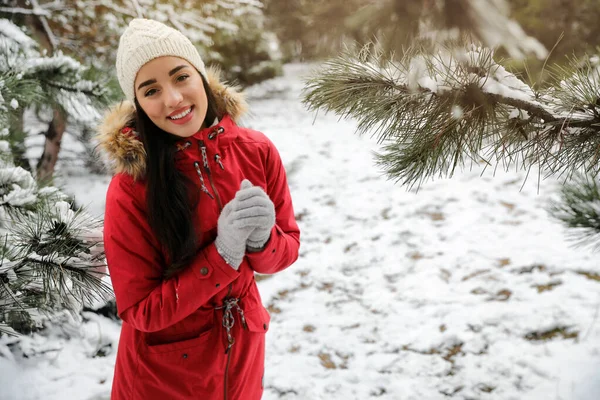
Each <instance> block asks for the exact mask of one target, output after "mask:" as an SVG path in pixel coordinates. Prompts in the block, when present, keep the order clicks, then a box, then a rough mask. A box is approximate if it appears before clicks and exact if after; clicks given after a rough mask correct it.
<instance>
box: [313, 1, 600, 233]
mask: <svg viewBox="0 0 600 400" xmlns="http://www.w3.org/2000/svg"><path fill="white" fill-rule="evenodd" d="M459 3H460V4H461V5H462V6H464V7H467V8H465V9H464V10H463V14H464V15H480V16H481V17H480V18H478V19H470V20H469V21H470V22H469V23H464V24H462V25H458V26H459V27H460V28H461V30H464V31H465V32H467V29H470V30H471V31H472V32H474V33H475V34H476V36H477V37H479V38H480V39H482V40H483V41H484V43H485V44H488V45H492V46H498V45H500V44H501V45H503V46H504V48H505V49H506V51H508V52H509V53H512V54H514V55H515V56H520V55H523V54H524V53H525V52H536V53H538V55H539V56H542V55H544V54H545V50H544V49H543V47H541V46H540V45H539V42H537V41H535V40H529V39H528V38H527V37H525V36H524V35H523V34H522V30H520V28H519V29H516V28H510V26H511V24H510V23H505V24H491V23H487V25H485V23H486V21H488V22H489V21H496V20H502V18H506V15H507V14H508V13H507V11H504V12H500V11H501V10H502V8H503V2H502V1H500V0H498V1H495V2H493V4H496V5H497V6H498V7H496V8H494V7H488V8H486V9H483V8H481V4H480V3H481V2H479V1H478V0H465V1H459V2H455V1H446V2H437V4H441V5H444V4H446V5H448V4H453V5H456V4H459ZM436 10H437V9H435V10H434V11H436ZM440 10H444V8H443V7H442V8H440ZM438 15H439V14H438V13H437V11H436V12H434V13H433V14H424V16H423V19H424V22H423V24H422V26H427V23H428V22H430V21H435V20H436V18H437V17H438ZM450 15H454V14H452V13H451V14H450ZM509 22H510V21H509ZM484 25H485V26H484ZM434 26H436V27H439V26H440V24H439V23H438V24H437V25H434ZM456 26H457V25H456V24H450V25H444V26H442V27H441V28H438V29H437V30H434V31H432V34H431V35H428V34H427V30H423V31H421V32H420V36H421V37H425V38H427V40H429V39H431V38H433V39H434V40H433V41H428V42H425V43H424V44H423V43H418V42H415V44H414V45H413V46H410V47H409V48H407V49H406V50H405V51H403V52H402V53H401V54H400V55H398V54H397V53H388V52H386V51H384V50H382V49H381V48H373V46H367V47H364V48H362V50H360V51H358V52H357V51H352V50H347V51H345V52H343V53H342V54H341V55H340V56H339V57H337V58H335V59H333V60H330V61H328V62H326V63H325V64H324V66H323V68H322V69H321V70H320V71H319V72H318V73H317V74H316V75H315V76H314V77H313V78H312V79H310V80H309V81H308V85H307V89H306V92H305V102H306V104H307V105H308V107H309V108H311V109H314V110H316V109H324V110H327V111H333V112H334V113H336V114H338V115H341V116H344V117H352V118H355V119H356V120H357V121H358V133H360V134H362V133H366V132H370V133H372V134H374V135H377V137H378V139H379V141H380V142H381V143H382V144H383V147H382V153H381V154H378V155H377V163H378V165H379V166H380V167H381V168H382V169H383V170H384V171H385V172H386V173H387V174H388V175H389V176H390V177H391V178H393V179H395V180H396V181H399V182H401V183H402V184H405V185H408V186H412V185H415V184H417V185H418V184H420V183H421V182H423V180H425V179H428V178H431V177H434V176H446V177H450V176H452V175H453V173H454V172H455V171H456V169H457V168H460V167H462V166H465V165H467V164H469V163H481V162H483V163H484V164H485V165H489V166H493V167H497V166H499V165H500V166H504V167H505V168H510V167H513V166H516V167H517V168H519V167H520V168H523V169H525V170H529V169H530V168H531V167H533V166H539V167H540V170H541V171H545V172H546V173H547V174H548V175H557V176H559V177H562V178H563V179H565V180H567V179H569V178H571V177H572V176H573V174H574V173H576V172H584V173H586V174H588V175H590V176H591V177H597V176H598V172H599V170H600V163H599V158H600V100H599V99H600V70H599V69H598V67H597V66H596V65H594V63H595V58H591V59H588V60H583V61H581V60H578V59H571V60H570V62H569V64H568V65H567V66H566V67H561V66H556V67H554V68H549V70H551V71H552V77H553V81H554V84H553V85H550V86H548V87H545V88H540V87H537V86H536V85H531V86H530V85H528V84H526V83H525V82H524V81H523V80H522V79H519V77H518V76H516V75H515V74H513V73H511V72H509V71H508V70H507V69H506V68H504V67H503V66H502V64H501V61H496V58H495V53H494V51H493V50H490V49H488V48H484V47H480V46H479V45H476V44H473V43H474V41H472V40H468V41H464V40H461V37H460V36H456V35H455V34H453V27H456ZM507 26H508V27H509V29H508V31H509V32H508V33H510V32H512V33H513V35H508V34H506V33H507V32H506V27H507ZM448 27H450V30H448V29H447V28H448ZM480 28H481V29H483V30H481V31H480V33H478V34H477V30H478V29H480ZM482 32H483V33H482ZM500 38H502V39H503V40H502V41H501V42H498V40H499V39H500ZM584 189H585V190H583V191H582V192H581V193H579V195H577V194H576V193H578V192H577V191H573V190H571V192H570V193H569V195H568V197H566V198H567V199H568V201H569V202H568V203H565V207H566V208H570V209H573V208H578V207H580V205H581V203H582V202H587V203H589V201H590V193H593V189H590V188H584ZM595 189H596V191H597V186H596V187H595ZM574 193H575V194H574ZM595 198H596V199H598V198H600V194H599V193H596V197H595ZM592 201H593V200H592ZM594 209H595V211H590V210H594ZM555 210H556V208H555ZM587 210H588V211H586V214H585V215H586V217H585V218H582V217H581V215H580V214H577V216H576V219H577V221H576V222H575V221H574V222H573V223H577V224H578V225H577V226H582V224H584V225H585V224H587V225H586V226H587V227H589V228H590V229H592V230H594V231H595V232H596V233H597V234H598V233H600V230H599V229H598V223H597V216H598V214H600V212H599V211H600V210H599V209H598V207H597V202H596V206H595V208H594V207H591V208H588V209H587ZM563 211H564V209H563ZM594 212H595V214H596V217H593V213H594ZM590 213H592V214H590ZM555 215H556V214H555ZM562 215H563V217H564V216H565V215H568V213H564V212H563V213H562ZM571 215H573V214H571ZM562 219H563V220H566V219H568V217H564V218H562Z"/></svg>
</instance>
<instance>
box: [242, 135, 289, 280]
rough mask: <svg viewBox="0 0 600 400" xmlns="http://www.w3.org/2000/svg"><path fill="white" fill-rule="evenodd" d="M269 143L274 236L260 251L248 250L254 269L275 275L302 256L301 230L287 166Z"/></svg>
mask: <svg viewBox="0 0 600 400" xmlns="http://www.w3.org/2000/svg"><path fill="white" fill-rule="evenodd" d="M267 140H268V139H267ZM268 143H269V150H268V152H267V156H266V160H265V164H264V165H265V176H266V183H267V187H266V192H267V194H268V195H269V198H270V199H271V201H273V204H274V205H275V226H274V227H273V229H272V230H271V237H270V239H269V240H268V241H267V243H266V244H265V246H264V247H263V248H262V249H261V250H260V251H258V252H252V253H246V258H247V260H248V263H249V264H250V266H251V267H252V269H253V270H254V271H256V272H258V273H261V274H274V273H276V272H279V271H282V270H284V269H285V268H287V267H289V266H290V265H292V263H294V261H296V260H297V259H298V249H299V248H300V229H299V228H298V224H297V223H296V217H295V215H294V207H293V205H292V197H291V195H290V189H289V187H288V183H287V176H286V173H285V168H284V166H283V163H282V162H281V158H280V156H279V152H278V151H277V148H275V145H274V144H273V143H272V142H271V141H270V140H268Z"/></svg>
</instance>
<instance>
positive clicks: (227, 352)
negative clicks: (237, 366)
mask: <svg viewBox="0 0 600 400" xmlns="http://www.w3.org/2000/svg"><path fill="white" fill-rule="evenodd" d="M232 290H233V283H230V284H229V290H228V291H227V295H226V296H225V298H228V297H229V295H230V294H231V291H232ZM225 353H226V354H227V363H226V364H225V376H224V379H223V399H224V400H227V380H228V379H227V376H228V375H229V362H230V361H231V347H229V343H227V350H225Z"/></svg>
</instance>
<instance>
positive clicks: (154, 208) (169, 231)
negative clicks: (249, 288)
mask: <svg viewBox="0 0 600 400" xmlns="http://www.w3.org/2000/svg"><path fill="white" fill-rule="evenodd" d="M200 77H201V78H202V83H203V84H204V90H205V91H206V98H207V100H208V108H207V110H206V117H205V118H204V122H203V124H202V127H203V128H204V127H208V126H210V125H212V123H213V122H214V120H215V118H217V117H220V116H219V115H218V111H217V106H216V102H215V95H214V94H213V92H212V90H211V89H210V86H209V84H208V82H207V81H206V79H205V78H204V76H203V75H202V74H200ZM135 107H136V130H137V132H138V133H139V134H140V138H141V140H142V143H143V144H144V149H145V150H146V204H147V207H148V222H149V224H150V228H151V229H152V231H153V233H154V235H155V236H156V238H157V239H158V241H159V242H160V244H161V245H162V246H163V249H164V250H165V251H166V252H167V257H168V262H169V264H170V265H169V266H168V267H167V268H166V270H165V277H169V276H171V275H172V274H173V273H174V272H175V271H177V270H178V269H182V268H183V267H185V266H186V265H187V264H188V262H189V261H190V260H191V259H192V258H193V257H194V255H195V254H196V251H197V246H198V243H197V236H196V234H197V229H199V227H196V226H194V222H195V221H196V219H195V218H194V212H193V210H194V209H195V208H196V206H197V204H198V201H199V200H198V199H199V196H198V191H197V190H195V189H194V188H195V186H194V182H193V181H191V180H190V179H188V178H187V177H186V176H185V175H184V174H183V173H182V172H180V171H179V170H178V169H177V168H176V167H175V149H176V147H175V142H176V141H177V140H179V139H181V138H180V137H178V136H175V135H172V134H170V133H168V132H165V131H164V130H162V129H160V128H159V127H158V126H156V125H155V124H154V123H153V122H152V121H151V120H150V118H149V117H148V115H147V114H146V113H145V112H144V110H142V107H140V104H139V103H138V101H137V99H135Z"/></svg>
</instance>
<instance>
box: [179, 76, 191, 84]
mask: <svg viewBox="0 0 600 400" xmlns="http://www.w3.org/2000/svg"><path fill="white" fill-rule="evenodd" d="M189 77H190V76H189V75H179V76H178V77H177V82H183V81H185V80H186V79H187V78H189Z"/></svg>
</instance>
